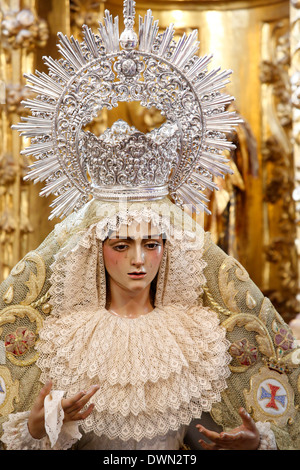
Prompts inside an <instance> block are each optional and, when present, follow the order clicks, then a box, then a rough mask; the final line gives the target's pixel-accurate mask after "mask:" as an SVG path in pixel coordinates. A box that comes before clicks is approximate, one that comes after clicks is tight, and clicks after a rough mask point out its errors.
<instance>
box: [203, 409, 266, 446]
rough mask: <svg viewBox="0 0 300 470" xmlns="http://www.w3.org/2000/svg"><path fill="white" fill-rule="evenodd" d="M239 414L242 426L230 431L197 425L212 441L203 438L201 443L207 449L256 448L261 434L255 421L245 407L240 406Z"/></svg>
mask: <svg viewBox="0 0 300 470" xmlns="http://www.w3.org/2000/svg"><path fill="white" fill-rule="evenodd" d="M239 415H240V417H241V418H242V424H241V426H239V427H237V428H235V429H232V430H231V431H228V432H221V433H220V434H219V433H217V432H213V431H209V429H206V428H205V427H204V426H201V424H198V425H197V426H196V427H197V428H198V430H199V432H201V434H203V435H204V436H206V437H207V438H208V439H209V440H210V441H211V443H207V442H205V441H204V440H203V439H200V440H199V443H200V444H201V446H202V447H203V449H205V450H220V449H227V450H256V449H257V448H258V446H259V442H260V435H259V432H258V429H257V427H256V425H255V422H254V421H253V419H252V418H251V416H250V415H249V414H248V413H247V412H246V410H245V409H244V408H240V410H239Z"/></svg>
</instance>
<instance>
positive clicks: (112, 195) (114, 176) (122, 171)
mask: <svg viewBox="0 0 300 470" xmlns="http://www.w3.org/2000/svg"><path fill="white" fill-rule="evenodd" d="M180 140H181V139H180V132H179V130H178V127H177V125H176V124H173V125H172V124H170V123H165V124H163V125H162V126H161V127H160V128H159V129H154V130H153V131H151V132H149V133H147V134H143V133H142V132H139V131H138V130H137V129H135V128H134V127H130V126H129V125H128V124H127V123H126V122H125V121H122V120H118V121H117V122H115V123H114V124H113V125H112V127H111V128H110V129H107V130H106V131H105V132H104V133H103V134H102V135H101V136H100V137H97V136H95V135H94V134H93V133H91V132H87V133H83V134H82V136H81V138H80V141H79V153H80V155H81V162H82V163H81V165H82V167H84V168H86V170H87V172H88V174H89V175H90V178H91V182H92V195H93V197H95V198H96V199H102V200H109V201H111V200H118V198H119V197H127V198H128V199H130V200H139V201H140V200H142V199H149V198H151V199H159V198H162V197H164V196H167V195H168V193H169V187H168V182H169V179H170V174H171V172H172V169H175V168H176V165H177V163H178V154H179V153H180Z"/></svg>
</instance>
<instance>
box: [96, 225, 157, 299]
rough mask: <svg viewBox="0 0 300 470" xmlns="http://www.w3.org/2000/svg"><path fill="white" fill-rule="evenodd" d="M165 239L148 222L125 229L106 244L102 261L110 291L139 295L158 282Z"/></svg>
mask: <svg viewBox="0 0 300 470" xmlns="http://www.w3.org/2000/svg"><path fill="white" fill-rule="evenodd" d="M163 249H164V245H163V239H162V236H161V234H160V232H159V230H158V229H157V228H156V227H153V226H152V225H151V224H148V223H147V222H143V223H135V222H133V223H132V224H130V226H128V225H122V226H121V227H120V230H119V231H118V232H114V233H112V234H110V236H109V238H107V239H106V240H105V241H104V243H103V259H104V265H105V268H106V270H107V273H108V275H109V277H110V287H111V288H113V286H114V285H117V286H119V287H121V288H122V289H124V290H125V291H127V292H130V293H133V294H134V293H139V292H141V290H143V289H145V288H147V287H148V286H149V285H150V284H151V282H152V281H153V279H154V278H155V276H156V274H157V272H158V269H159V266H160V262H161V259H162V255H163Z"/></svg>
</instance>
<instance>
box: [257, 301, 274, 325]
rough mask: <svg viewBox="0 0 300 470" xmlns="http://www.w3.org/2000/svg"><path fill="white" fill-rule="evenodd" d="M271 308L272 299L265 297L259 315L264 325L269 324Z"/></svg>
mask: <svg viewBox="0 0 300 470" xmlns="http://www.w3.org/2000/svg"><path fill="white" fill-rule="evenodd" d="M271 310H272V304H271V302H270V300H269V299H268V298H267V297H265V298H264V300H263V302H262V304H261V308H260V312H259V315H258V316H259V318H260V320H261V321H262V322H263V323H264V325H266V324H267V319H268V317H269V315H270V313H271Z"/></svg>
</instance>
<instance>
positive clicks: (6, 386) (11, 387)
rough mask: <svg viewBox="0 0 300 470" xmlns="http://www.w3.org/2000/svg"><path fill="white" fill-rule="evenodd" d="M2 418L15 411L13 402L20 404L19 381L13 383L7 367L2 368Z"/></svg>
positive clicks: (0, 376)
mask: <svg viewBox="0 0 300 470" xmlns="http://www.w3.org/2000/svg"><path fill="white" fill-rule="evenodd" d="M0 384H1V389H2V393H0V416H5V415H8V414H10V413H11V412H12V411H14V405H13V401H14V400H15V401H16V402H17V403H18V402H19V381H18V380H15V381H14V382H13V381H12V377H11V374H10V371H9V369H8V368H7V367H4V366H0Z"/></svg>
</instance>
